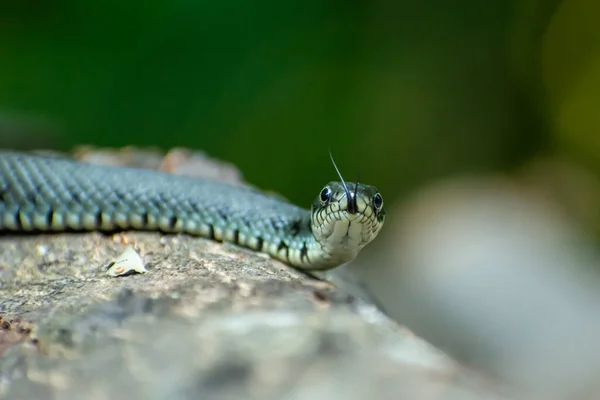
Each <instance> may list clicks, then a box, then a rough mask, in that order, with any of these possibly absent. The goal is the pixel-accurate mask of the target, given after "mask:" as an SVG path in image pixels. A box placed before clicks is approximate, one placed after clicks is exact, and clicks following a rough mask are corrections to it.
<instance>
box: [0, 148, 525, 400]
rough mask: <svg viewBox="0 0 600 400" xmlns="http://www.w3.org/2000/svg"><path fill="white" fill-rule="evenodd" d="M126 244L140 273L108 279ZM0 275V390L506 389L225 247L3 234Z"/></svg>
mask: <svg viewBox="0 0 600 400" xmlns="http://www.w3.org/2000/svg"><path fill="white" fill-rule="evenodd" d="M127 151H129V152H131V151H133V150H131V149H128V150H127ZM140 154H141V153H140ZM190 154H191V153H190ZM138 157H139V154H138ZM153 157H154V158H156V157H155V156H153ZM84 158H85V157H84ZM150 158H151V157H150V155H149V156H148V159H150ZM109 159H110V160H111V163H113V162H114V161H115V160H123V159H127V158H124V157H109ZM202 162H208V163H210V168H209V169H210V170H211V171H212V172H211V173H214V171H215V170H218V168H217V169H215V164H214V162H212V161H210V160H207V159H206V158H204V159H203V161H202ZM200 164H202V163H200ZM163 165H164V163H163ZM228 174H230V173H228ZM127 246H134V247H135V248H136V249H137V251H138V252H139V254H140V256H141V258H142V260H143V261H144V264H145V266H146V268H147V270H148V271H147V273H145V274H134V275H129V276H125V277H110V276H107V275H106V271H107V268H108V266H109V265H110V263H111V262H112V261H114V260H115V258H116V257H118V256H119V255H120V254H121V253H122V252H123V251H124V249H125V248H126V247H127ZM0 280H1V282H0V283H1V286H0V315H1V316H2V318H3V320H2V321H0V351H1V352H2V356H1V358H0V396H2V397H3V398H10V399H54V398H61V399H82V398H85V399H88V400H92V399H108V398H110V399H121V398H123V399H125V398H144V399H188V398H190V399H191V398H202V399H234V398H235V399H365V398H376V399H388V398H389V399H397V398H409V399H437V398H444V399H471V398H473V399H498V398H509V397H507V394H506V393H503V395H501V394H500V393H499V390H498V387H497V386H495V385H492V384H491V383H490V382H489V381H488V380H486V379H482V378H481V377H479V376H478V375H477V374H475V373H473V372H472V371H469V370H467V369H465V368H463V367H461V366H459V365H457V364H456V363H455V362H454V361H452V360H451V359H449V358H448V357H447V356H446V355H445V354H443V353H442V352H440V351H438V350H437V349H435V348H433V347H432V346H430V345H429V344H427V343H426V342H424V341H422V340H421V339H419V338H418V337H415V336H414V335H412V334H411V333H410V331H409V330H407V329H405V328H402V327H400V326H398V325H397V324H396V323H395V322H393V321H391V320H389V319H388V318H387V317H386V316H385V315H384V314H382V313H381V312H379V311H378V309H377V308H376V307H375V306H373V305H371V304H369V303H367V302H365V301H363V300H361V299H359V298H357V297H355V296H353V295H351V294H349V292H348V291H347V290H345V289H343V288H336V287H335V286H334V285H332V284H331V283H328V282H323V281H319V280H315V279H312V278H310V277H308V276H305V275H304V274H302V273H300V272H298V271H295V270H293V269H291V268H289V267H287V266H285V265H284V264H282V263H279V262H277V261H274V260H271V259H269V258H267V257H265V256H263V255H260V254H256V253H253V252H250V251H247V250H244V249H241V248H238V247H236V246H233V245H228V244H221V243H216V242H212V241H209V240H205V239H201V238H192V237H189V236H184V235H162V234H159V233H144V232H126V233H121V234H116V235H112V236H107V235H103V234H99V233H89V234H57V235H32V236H14V235H13V236H6V235H5V236H1V237H0ZM513 398H514V397H513Z"/></svg>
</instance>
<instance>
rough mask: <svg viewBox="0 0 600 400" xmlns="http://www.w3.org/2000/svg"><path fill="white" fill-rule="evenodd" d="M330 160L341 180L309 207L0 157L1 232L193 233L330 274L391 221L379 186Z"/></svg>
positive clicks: (38, 157) (94, 168) (73, 164)
mask: <svg viewBox="0 0 600 400" xmlns="http://www.w3.org/2000/svg"><path fill="white" fill-rule="evenodd" d="M331 161H332V162H333V165H334V167H335V170H336V172H337V175H338V177H339V180H336V181H331V182H329V183H328V184H326V185H325V186H324V187H323V188H322V189H321V190H320V192H318V194H317V196H316V198H315V199H314V201H313V203H312V204H311V206H310V208H309V209H305V208H302V207H298V206H296V205H294V204H292V203H290V202H288V201H286V200H284V199H282V198H279V197H275V196H273V195H269V194H266V193H264V192H262V191H260V190H258V189H255V188H251V187H246V186H241V185H233V184H229V183H225V182H221V181H218V180H211V179H207V178H198V177H192V176H186V175H175V174H170V173H168V172H161V171H156V170H149V169H140V168H133V167H121V166H108V165H97V164H91V163H87V162H83V161H77V160H74V159H70V158H68V157H57V156H52V155H43V154H38V153H27V152H13V151H0V233H2V234H7V233H8V234H10V233H13V234H18V233H60V232H90V231H98V232H107V233H108V232H115V231H127V230H133V231H159V232H162V233H166V234H188V235H192V236H199V237H204V238H208V239H212V240H215V241H219V242H223V241H226V242H230V243H233V244H235V245H238V246H242V247H245V248H248V249H250V250H254V251H256V252H261V253H266V254H268V255H270V256H271V257H273V258H275V259H278V260H280V261H282V262H284V263H286V264H288V265H290V266H292V267H294V268H296V269H299V270H306V271H323V270H329V269H332V268H335V267H337V266H340V265H342V264H346V263H349V262H350V261H352V260H354V259H355V258H356V256H357V255H358V254H359V252H360V251H361V250H362V249H363V248H364V247H365V246H366V245H367V244H368V243H370V242H371V241H372V240H373V239H375V237H376V236H377V234H378V233H379V232H380V230H381V228H382V226H383V223H384V219H385V210H384V206H383V198H382V196H381V194H380V193H379V191H378V190H377V188H376V187H374V186H370V185H366V184H362V183H358V182H356V183H353V182H345V181H344V179H343V178H342V175H341V174H340V172H339V170H338V168H337V166H336V165H335V162H334V161H333V158H332V159H331Z"/></svg>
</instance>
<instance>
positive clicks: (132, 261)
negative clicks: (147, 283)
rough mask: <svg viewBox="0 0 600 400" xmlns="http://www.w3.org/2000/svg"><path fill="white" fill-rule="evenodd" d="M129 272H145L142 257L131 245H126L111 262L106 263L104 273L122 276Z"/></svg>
mask: <svg viewBox="0 0 600 400" xmlns="http://www.w3.org/2000/svg"><path fill="white" fill-rule="evenodd" d="M131 272H137V273H138V274H144V273H146V272H147V270H146V267H145V266H144V261H143V260H142V257H140V255H139V254H138V253H137V251H136V250H135V249H134V248H133V246H127V248H126V249H125V251H124V252H123V253H122V254H121V255H120V256H119V257H118V258H117V259H116V260H115V261H113V262H112V263H110V264H109V265H108V270H107V271H106V275H109V276H122V275H126V274H129V273H131Z"/></svg>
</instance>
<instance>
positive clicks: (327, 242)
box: [311, 182, 385, 265]
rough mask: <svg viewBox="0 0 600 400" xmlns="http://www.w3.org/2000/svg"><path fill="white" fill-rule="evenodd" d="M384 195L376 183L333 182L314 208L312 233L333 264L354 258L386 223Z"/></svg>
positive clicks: (314, 203) (324, 190) (323, 192)
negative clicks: (372, 184)
mask: <svg viewBox="0 0 600 400" xmlns="http://www.w3.org/2000/svg"><path fill="white" fill-rule="evenodd" d="M384 220H385V210H384V208H383V198H382V197H381V194H379V192H378V190H377V188H375V187H374V186H369V185H364V184H358V183H351V182H346V183H345V184H344V183H343V182H329V183H328V184H327V185H326V186H325V187H324V188H323V189H322V190H321V192H320V193H319V195H318V196H317V198H316V199H315V201H314V202H313V204H312V208H311V229H312V233H313V235H314V237H315V239H316V240H317V242H318V243H319V244H320V246H321V249H322V250H323V252H324V253H325V254H327V255H328V257H329V261H330V262H331V263H337V264H338V265H339V264H343V263H347V262H350V261H352V260H353V259H354V258H355V257H356V256H357V255H358V253H359V252H360V250H361V249H362V248H363V247H364V246H366V245H367V244H368V243H370V242H371V241H372V240H373V239H375V237H376V236H377V234H378V233H379V231H380V230H381V227H382V226H383V222H384Z"/></svg>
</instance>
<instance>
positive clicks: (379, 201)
mask: <svg viewBox="0 0 600 400" xmlns="http://www.w3.org/2000/svg"><path fill="white" fill-rule="evenodd" d="M373 207H375V209H376V210H377V211H381V208H382V207H383V197H381V195H380V194H379V193H375V196H373Z"/></svg>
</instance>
